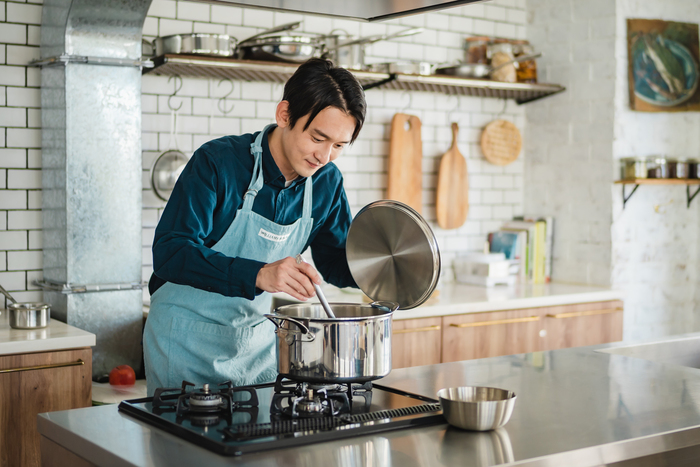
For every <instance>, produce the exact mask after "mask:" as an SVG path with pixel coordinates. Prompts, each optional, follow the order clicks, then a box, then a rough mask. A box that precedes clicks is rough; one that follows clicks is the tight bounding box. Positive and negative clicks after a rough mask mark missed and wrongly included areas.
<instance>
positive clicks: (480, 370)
mask: <svg viewBox="0 0 700 467" xmlns="http://www.w3.org/2000/svg"><path fill="white" fill-rule="evenodd" d="M381 384H383V385H387V386H393V387H397V388H401V389H404V390H407V391H411V392H416V393H420V394H423V395H425V396H430V397H435V393H436V391H437V390H438V389H440V388H443V387H451V386H466V385H479V386H496V387H501V388H506V389H511V390H513V391H515V392H516V394H517V396H518V399H517V402H516V405H515V409H514V411H513V416H512V418H511V420H510V422H509V423H508V424H507V425H506V426H505V427H503V428H501V429H500V430H497V431H494V432H486V433H474V432H468V431H461V430H458V429H455V428H451V427H448V426H447V425H441V426H434V427H428V428H416V429H407V430H402V431H395V432H389V433H384V434H380V435H374V436H363V437H357V438H350V439H346V440H342V441H335V442H327V443H321V444H314V445H310V446H302V447H299V448H293V449H280V450H274V451H269V452H266V453H259V454H251V455H244V456H242V457H239V458H227V457H221V456H218V455H216V454H213V453H211V452H209V451H207V450H205V449H203V448H198V447H196V446H193V445H192V444H190V443H187V442H185V441H183V440H180V439H179V438H176V437H174V436H172V435H169V434H166V433H164V432H162V431H160V430H157V429H155V428H151V427H150V426H149V425H147V424H144V423H141V422H138V421H136V420H134V419H132V418H130V417H129V416H128V415H123V414H120V413H119V412H118V411H117V407H116V406H103V407H92V408H86V409H76V410H69V411H63V412H53V413H49V414H41V415H39V432H40V433H42V434H43V435H44V436H47V437H48V438H50V439H52V440H53V441H55V442H57V443H58V444H60V445H62V446H64V447H66V448H67V449H69V450H71V451H73V452H74V453H76V454H77V455H79V456H81V457H83V458H85V459H87V460H89V461H90V462H93V463H95V464H96V465H113V466H120V465H125V466H126V465H136V466H164V465H207V466H224V465H246V466H263V465H264V466H280V467H281V466H319V467H320V466H324V467H325V466H329V465H334V466H343V467H345V466H382V467H384V466H400V467H413V466H443V465H444V466H447V465H460V466H489V465H528V466H579V467H583V466H594V465H602V464H606V463H614V462H620V461H624V460H626V459H631V458H638V457H642V456H650V455H654V454H657V453H662V452H667V451H670V450H672V449H681V448H687V449H685V450H684V451H682V452H684V453H685V455H695V452H696V451H700V370H697V369H693V368H685V367H680V366H674V365H664V364H661V363H654V362H650V361H646V360H641V359H638V358H631V357H627V356H623V355H615V354H609V353H600V352H596V351H594V349H593V348H578V349H565V350H556V351H549V352H536V353H531V354H524V355H514V356H506V357H497V358H490V359H482V360H472V361H466V362H456V363H445V364H441V365H431V366H424V367H415V368H405V369H400V370H395V371H393V372H392V373H391V374H390V375H389V376H388V377H386V378H384V379H382V380H381ZM696 445H698V449H697V450H695V449H693V448H689V447H691V446H696ZM698 459H700V457H699V458H698ZM616 465H617V464H616ZM620 465H627V464H624V463H623V464H620ZM644 465H661V464H653V463H652V464H644ZM669 465H671V464H669ZM673 465H675V464H673ZM687 465H691V464H687Z"/></svg>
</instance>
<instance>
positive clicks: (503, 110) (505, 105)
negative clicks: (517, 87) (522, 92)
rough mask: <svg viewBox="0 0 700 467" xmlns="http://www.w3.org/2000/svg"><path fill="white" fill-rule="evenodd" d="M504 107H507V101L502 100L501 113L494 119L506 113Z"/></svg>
mask: <svg viewBox="0 0 700 467" xmlns="http://www.w3.org/2000/svg"><path fill="white" fill-rule="evenodd" d="M506 107H508V99H503V108H502V109H501V111H500V112H499V113H498V115H496V118H498V117H500V116H501V115H503V114H504V113H506Z"/></svg>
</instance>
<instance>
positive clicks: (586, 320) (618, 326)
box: [540, 300, 623, 350]
mask: <svg viewBox="0 0 700 467" xmlns="http://www.w3.org/2000/svg"><path fill="white" fill-rule="evenodd" d="M540 310H541V312H542V316H543V318H542V319H543V323H544V327H543V329H544V330H545V332H546V335H545V336H544V347H545V348H546V349H547V350H554V349H564V348H567V347H581V346H584V345H595V344H604V343H606V342H615V341H620V340H622V311H623V307H622V302H621V301H619V300H614V301H609V302H595V303H579V304H576V305H566V306H552V307H547V308H541V309H540Z"/></svg>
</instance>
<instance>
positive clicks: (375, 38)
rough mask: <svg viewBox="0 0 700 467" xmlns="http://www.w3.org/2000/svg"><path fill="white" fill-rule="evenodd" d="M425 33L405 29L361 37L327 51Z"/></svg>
mask: <svg viewBox="0 0 700 467" xmlns="http://www.w3.org/2000/svg"><path fill="white" fill-rule="evenodd" d="M423 31H424V29H423V28H410V29H404V30H403V31H399V32H395V33H393V34H378V35H376V36H367V37H361V38H359V39H352V40H349V41H346V42H343V43H341V44H336V45H334V46H333V47H329V48H328V49H327V51H332V50H338V49H339V48H341V47H347V46H350V45H358V44H359V45H366V44H373V43H375V42H379V41H385V40H388V39H394V38H395V37H404V36H412V35H414V34H418V33H421V32H423Z"/></svg>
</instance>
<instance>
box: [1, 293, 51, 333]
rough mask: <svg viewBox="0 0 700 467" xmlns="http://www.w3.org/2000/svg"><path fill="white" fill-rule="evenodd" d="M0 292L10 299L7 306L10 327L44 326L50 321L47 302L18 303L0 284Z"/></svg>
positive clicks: (34, 327)
mask: <svg viewBox="0 0 700 467" xmlns="http://www.w3.org/2000/svg"><path fill="white" fill-rule="evenodd" d="M0 293H2V294H3V295H4V296H5V297H7V298H8V300H10V302H12V303H10V304H9V305H8V306H7V311H8V312H9V322H10V327H11V328H15V329H39V328H45V327H46V326H48V325H49V321H51V305H49V304H48V303H33V302H27V303H20V302H17V300H15V299H14V298H13V297H12V295H10V293H9V292H8V291H7V290H5V289H4V288H3V287H2V286H0Z"/></svg>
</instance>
